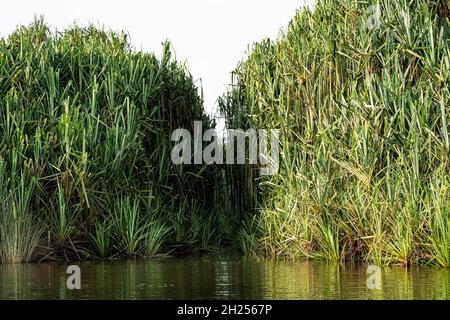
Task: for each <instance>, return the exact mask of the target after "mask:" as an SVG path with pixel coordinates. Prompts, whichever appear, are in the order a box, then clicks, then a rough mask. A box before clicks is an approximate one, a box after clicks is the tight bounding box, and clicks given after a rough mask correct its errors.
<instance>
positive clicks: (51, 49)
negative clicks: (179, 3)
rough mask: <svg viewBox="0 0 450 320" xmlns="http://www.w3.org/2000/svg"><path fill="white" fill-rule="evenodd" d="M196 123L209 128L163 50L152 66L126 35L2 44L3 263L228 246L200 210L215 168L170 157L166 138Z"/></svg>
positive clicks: (33, 35)
mask: <svg viewBox="0 0 450 320" xmlns="http://www.w3.org/2000/svg"><path fill="white" fill-rule="evenodd" d="M194 120H200V121H202V122H203V127H204V128H211V127H213V126H214V123H213V122H212V121H211V120H209V119H208V118H207V117H206V115H205V114H204V112H203V108H202V99H201V97H200V96H199V93H198V88H197V87H196V85H195V83H194V81H193V79H192V77H191V75H190V74H189V73H188V71H187V70H186V69H185V67H184V65H182V64H179V63H177V62H176V61H175V60H174V59H173V58H171V51H170V45H169V44H168V43H166V44H164V47H163V53H162V56H161V58H160V59H158V58H157V57H156V56H155V55H154V54H147V53H143V52H136V51H134V50H133V48H131V47H130V45H129V43H128V40H127V35H126V34H124V33H114V32H109V31H104V30H100V29H97V28H95V27H93V26H91V27H88V28H79V27H72V28H70V29H68V30H66V31H64V32H58V33H52V32H50V30H49V28H48V27H47V26H46V25H45V23H44V22H43V21H42V20H36V21H35V22H34V23H33V24H32V25H30V26H28V27H19V28H18V29H17V30H16V31H15V32H14V33H13V34H11V35H10V36H9V37H8V38H7V39H1V40H0V259H1V262H21V261H30V260H41V259H47V260H48V259H67V260H72V259H85V258H89V257H98V258H109V257H121V256H125V257H136V256H150V255H155V254H158V253H161V252H166V251H168V250H174V248H180V247H182V248H186V247H189V248H199V249H212V248H214V247H216V246H217V245H218V244H220V243H221V241H222V240H227V239H228V238H229V235H228V234H225V233H223V232H222V230H220V229H218V228H216V226H215V223H213V221H212V219H216V218H217V215H216V216H214V218H212V214H213V213H214V214H217V213H222V212H223V213H225V211H224V210H223V208H224V206H223V205H221V204H219V203H217V202H216V203H217V204H218V205H220V206H221V208H220V209H219V208H215V205H214V202H211V201H209V200H211V199H213V198H214V197H217V195H218V194H220V193H221V190H220V188H219V187H217V185H219V184H218V183H216V181H218V179H219V178H220V176H221V174H222V173H221V170H219V169H218V168H217V167H214V166H208V167H202V166H198V165H197V166H195V165H191V166H183V167H180V166H175V165H173V164H172V162H171V159H170V152H171V145H172V142H171V141H170V137H171V133H172V131H173V130H174V129H175V128H186V129H188V130H192V126H193V121H194ZM216 194H217V195H216ZM216 209H217V210H216ZM220 219H228V218H224V217H221V218H220ZM228 220H229V219H228ZM230 221H231V220H229V221H228V222H230ZM205 222H207V223H205ZM228 228H233V227H232V225H231V224H230V225H229V227H228ZM164 248H165V250H163V249H164Z"/></svg>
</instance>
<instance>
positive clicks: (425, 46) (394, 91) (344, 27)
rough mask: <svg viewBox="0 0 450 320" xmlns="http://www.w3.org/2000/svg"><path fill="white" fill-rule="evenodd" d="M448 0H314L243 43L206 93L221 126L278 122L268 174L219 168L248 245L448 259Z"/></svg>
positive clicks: (398, 260) (387, 260) (364, 256)
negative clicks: (226, 76)
mask: <svg viewBox="0 0 450 320" xmlns="http://www.w3.org/2000/svg"><path fill="white" fill-rule="evenodd" d="M448 9H449V8H448V2H446V1H441V0H434V1H433V0H432V1H424V0H418V1H406V0H389V1H387V0H386V1H385V0H379V1H365V2H361V1H356V0H338V1H335V0H333V1H331V0H319V1H317V2H316V4H315V6H314V8H313V9H309V8H302V9H300V10H299V11H298V12H297V14H296V16H295V17H294V18H293V19H292V21H291V22H290V24H289V26H288V28H287V29H286V30H285V31H282V32H281V33H280V36H279V38H278V39H277V40H276V41H270V40H264V41H261V42H259V43H255V44H254V45H253V46H252V47H251V48H250V50H249V54H248V58H247V59H246V60H245V61H243V62H242V63H240V64H239V66H238V67H237V69H236V70H235V72H234V73H233V81H232V86H231V88H230V91H229V93H228V94H226V95H225V96H224V97H223V98H222V99H221V100H220V107H221V110H222V112H223V114H224V115H225V117H226V119H227V125H228V127H229V128H247V127H252V128H264V129H272V128H275V129H279V130H280V159H281V160H280V171H279V173H278V175H274V176H267V177H257V176H256V175H255V174H251V175H249V174H244V173H243V172H242V171H243V169H242V168H230V170H232V172H231V173H230V176H229V178H228V181H229V183H230V188H231V189H232V190H234V191H233V192H232V193H231V194H232V195H233V197H234V200H233V203H235V204H236V203H242V202H243V201H247V202H249V203H253V204H254V207H255V208H256V216H257V223H256V224H255V225H256V228H255V230H254V232H253V234H254V236H256V237H257V239H258V241H257V242H258V248H255V249H251V251H253V252H255V251H257V252H263V253H264V254H265V255H267V256H285V257H291V258H326V259H328V260H331V261H341V260H360V261H372V262H375V263H378V264H402V265H407V264H410V263H415V262H424V263H435V264H439V265H441V266H446V267H449V266H450V264H449V260H448V257H449V254H450V242H449V240H450V238H449V230H450V229H449V221H450V220H449V219H450V203H449V199H450V194H449V189H450V162H449V151H450V143H449V141H450V138H449V124H450V109H449V97H450V95H449V67H450V60H449V57H450V50H449V41H448V39H449V35H450V32H449V31H450V28H449V16H448V12H449V10H448ZM247 170H251V166H248V168H247ZM252 184H255V185H257V188H256V190H255V191H253V192H252V191H250V190H251V188H249V189H248V192H237V191H238V190H241V189H242V187H243V186H251V185H252ZM243 198H245V199H243ZM239 209H240V208H239ZM244 210H245V209H244ZM240 234H241V235H242V236H243V237H245V238H248V239H253V236H251V235H248V230H246V229H244V230H242V231H241V232H240ZM249 241H250V240H249ZM252 241H253V240H252ZM243 247H244V250H245V251H248V250H249V248H248V247H247V246H246V245H243ZM253 247H254V246H253V245H252V246H251V248H253Z"/></svg>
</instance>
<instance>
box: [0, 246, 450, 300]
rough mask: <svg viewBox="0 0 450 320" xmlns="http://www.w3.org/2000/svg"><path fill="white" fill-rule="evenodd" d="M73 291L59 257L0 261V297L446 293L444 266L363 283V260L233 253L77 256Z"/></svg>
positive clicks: (385, 272)
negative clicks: (106, 258) (77, 284)
mask: <svg viewBox="0 0 450 320" xmlns="http://www.w3.org/2000/svg"><path fill="white" fill-rule="evenodd" d="M80 267H81V272H82V274H81V282H82V283H81V285H82V289H81V290H68V289H67V288H66V280H67V276H68V275H67V274H66V268H67V265H65V264H55V263H50V264H19V265H0V298H1V299H449V298H450V270H446V269H434V268H428V267H415V268H412V269H410V270H407V269H404V268H384V269H382V271H381V279H382V281H381V288H380V289H376V290H370V289H368V288H367V285H366V281H367V277H368V275H367V274H366V269H365V267H364V266H357V265H346V266H334V265H328V264H325V263H311V262H303V263H295V262H290V261H280V260H271V261H257V260H255V259H252V258H246V257H239V256H236V255H206V256H202V257H191V258H170V259H151V260H146V261H113V262H83V263H81V264H80Z"/></svg>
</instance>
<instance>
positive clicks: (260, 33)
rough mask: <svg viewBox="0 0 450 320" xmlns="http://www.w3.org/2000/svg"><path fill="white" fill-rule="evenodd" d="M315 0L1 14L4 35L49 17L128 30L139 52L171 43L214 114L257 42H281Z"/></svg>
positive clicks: (25, 8) (170, 2)
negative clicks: (37, 17)
mask: <svg viewBox="0 0 450 320" xmlns="http://www.w3.org/2000/svg"><path fill="white" fill-rule="evenodd" d="M313 2H314V1H313V0H147V1H138V0H128V1H123V0H109V1H108V0H98V1H94V0H59V1H58V0H54V1H50V0H41V1H35V0H34V1H33V0H28V1H27V0H13V1H9V0H8V1H4V2H3V3H2V8H1V9H0V36H1V37H5V36H7V35H8V34H9V33H11V32H12V31H13V30H14V29H15V28H16V26H17V25H19V24H29V23H31V22H32V21H33V17H34V15H36V14H38V15H40V14H43V15H44V17H45V19H46V22H47V23H48V24H49V25H50V26H51V27H53V28H57V29H58V30H62V29H64V28H66V27H67V26H69V25H70V24H72V23H73V22H74V21H77V23H78V24H80V25H83V26H84V25H87V24H89V22H93V23H94V24H97V25H102V26H105V27H107V28H111V29H114V30H126V31H128V33H129V34H130V37H131V42H132V44H133V45H134V46H135V48H136V49H142V50H145V51H155V52H156V53H157V54H159V53H160V52H161V48H162V47H161V43H162V42H163V41H164V40H166V39H169V40H170V41H171V42H172V45H173V47H174V49H175V53H176V57H177V59H178V60H181V61H185V60H186V61H187V66H188V68H189V70H190V71H191V73H192V75H193V77H194V79H201V80H202V86H203V93H204V98H205V108H206V110H207V111H208V112H210V113H211V112H213V110H215V102H216V99H217V98H218V97H219V96H221V95H222V94H223V93H224V92H225V91H226V85H227V84H229V82H230V72H231V71H232V70H233V69H235V67H236V66H237V64H238V62H239V61H240V60H242V58H243V57H244V54H245V52H246V50H247V48H248V45H249V44H251V43H252V42H255V41H259V40H261V39H263V38H265V37H270V38H272V39H274V38H276V37H277V35H278V33H279V30H280V28H284V27H286V26H287V25H288V23H289V21H290V19H291V18H292V17H293V16H294V14H295V11H296V9H298V8H300V7H301V6H302V5H305V4H311V3H313Z"/></svg>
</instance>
